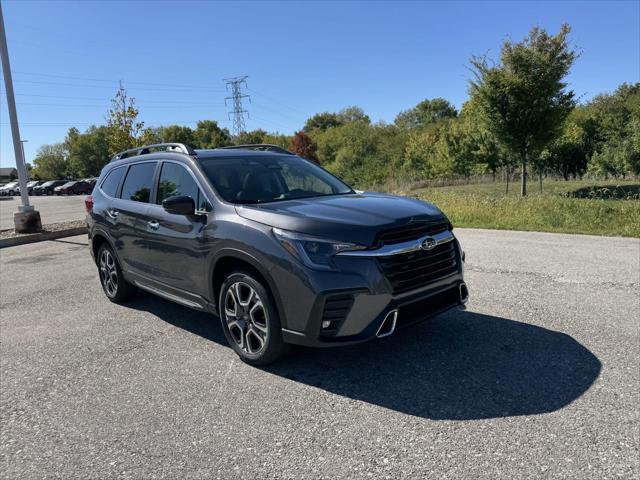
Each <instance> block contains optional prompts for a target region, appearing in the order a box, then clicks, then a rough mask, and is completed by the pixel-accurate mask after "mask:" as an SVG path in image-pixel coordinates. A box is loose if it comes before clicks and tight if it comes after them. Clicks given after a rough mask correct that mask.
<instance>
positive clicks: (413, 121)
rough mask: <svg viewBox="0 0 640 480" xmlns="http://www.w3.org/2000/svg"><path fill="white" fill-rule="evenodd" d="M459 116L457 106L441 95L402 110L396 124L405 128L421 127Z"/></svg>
mask: <svg viewBox="0 0 640 480" xmlns="http://www.w3.org/2000/svg"><path fill="white" fill-rule="evenodd" d="M457 116H458V111H457V110H456V108H455V107H454V106H453V105H451V103H449V102H448V101H447V100H445V99H444V98H440V97H439V98H434V99H431V100H429V99H426V100H423V101H422V102H420V103H419V104H418V105H416V106H415V107H413V108H411V109H409V110H405V111H403V112H400V113H399V114H398V116H397V117H396V120H395V124H396V125H397V126H398V127H400V128H405V129H411V128H419V127H424V126H425V125H428V124H430V123H435V122H437V121H440V120H445V119H448V118H455V117H457Z"/></svg>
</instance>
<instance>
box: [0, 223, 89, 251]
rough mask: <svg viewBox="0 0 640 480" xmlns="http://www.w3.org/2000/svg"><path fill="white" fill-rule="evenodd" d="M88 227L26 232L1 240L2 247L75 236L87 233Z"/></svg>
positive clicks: (0, 245) (0, 246)
mask: <svg viewBox="0 0 640 480" xmlns="http://www.w3.org/2000/svg"><path fill="white" fill-rule="evenodd" d="M87 231H88V230H87V227H75V228H68V229H66V230H59V231H57V232H42V233H32V234H25V235H22V236H19V237H11V238H5V239H2V240H0V248H6V247H15V246H17V245H25V244H27V243H35V242H44V241H45V240H55V239H56V238H63V237H73V236H75V235H82V234H83V233H87Z"/></svg>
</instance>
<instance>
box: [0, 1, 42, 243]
mask: <svg viewBox="0 0 640 480" xmlns="http://www.w3.org/2000/svg"><path fill="white" fill-rule="evenodd" d="M0 57H2V71H3V73H4V88H5V91H6V92H7V107H8V110H9V122H10V123H11V135H12V137H13V150H14V152H15V156H16V167H17V170H18V180H19V182H20V198H21V199H22V205H20V206H18V211H17V212H16V213H14V215H13V223H14V225H15V229H16V233H32V232H39V231H40V230H42V224H41V222H40V213H39V212H38V211H36V210H34V209H33V207H32V206H31V205H29V192H28V191H27V168H26V166H25V163H24V151H23V148H22V143H21V142H20V129H19V127H18V113H17V111H16V99H15V97H14V94H13V80H12V79H11V66H10V64H9V49H8V48H7V36H6V32H5V29H4V18H3V16H2V4H0Z"/></svg>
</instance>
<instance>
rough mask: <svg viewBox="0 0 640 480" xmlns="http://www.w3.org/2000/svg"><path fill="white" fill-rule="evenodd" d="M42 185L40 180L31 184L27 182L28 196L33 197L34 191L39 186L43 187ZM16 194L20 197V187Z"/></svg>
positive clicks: (32, 181)
mask: <svg viewBox="0 0 640 480" xmlns="http://www.w3.org/2000/svg"><path fill="white" fill-rule="evenodd" d="M42 183H43V182H41V181H40V180H31V181H30V182H27V195H33V189H34V188H35V187H37V186H38V185H42ZM16 194H17V195H20V185H18V188H17V193H16Z"/></svg>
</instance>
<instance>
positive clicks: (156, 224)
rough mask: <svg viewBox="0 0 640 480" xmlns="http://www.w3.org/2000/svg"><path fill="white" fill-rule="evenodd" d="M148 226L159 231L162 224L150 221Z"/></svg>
mask: <svg viewBox="0 0 640 480" xmlns="http://www.w3.org/2000/svg"><path fill="white" fill-rule="evenodd" d="M147 225H148V226H149V228H150V229H151V230H157V229H158V227H159V226H160V224H159V223H158V222H156V221H155V220H149V221H148V222H147Z"/></svg>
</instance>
